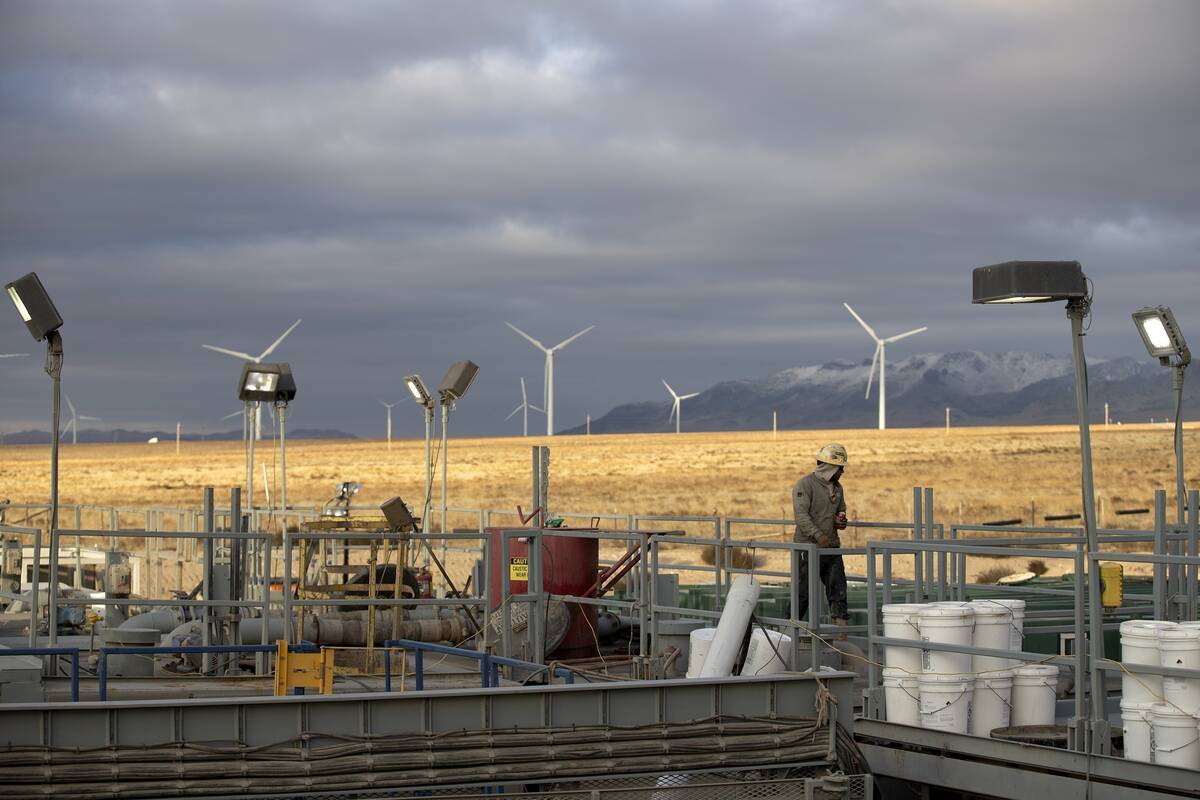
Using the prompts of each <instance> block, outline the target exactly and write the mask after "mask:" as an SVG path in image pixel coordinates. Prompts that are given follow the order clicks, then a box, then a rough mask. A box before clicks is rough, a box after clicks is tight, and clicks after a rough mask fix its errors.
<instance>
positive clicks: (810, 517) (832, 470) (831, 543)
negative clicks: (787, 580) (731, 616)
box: [792, 444, 850, 627]
mask: <svg viewBox="0 0 1200 800" xmlns="http://www.w3.org/2000/svg"><path fill="white" fill-rule="evenodd" d="M846 461H847V459H846V448H845V447H843V446H842V445H840V444H827V445H825V446H824V447H822V448H821V450H820V452H818V453H817V468H816V469H814V470H813V471H812V472H811V473H810V474H808V475H805V476H804V477H803V478H801V479H800V480H798V481H796V485H795V486H793V487H792V511H793V512H794V513H795V516H796V533H795V536H794V541H796V542H812V543H815V544H816V545H817V546H818V547H822V548H837V547H841V546H842V543H841V540H839V539H838V534H837V532H838V531H840V530H845V528H846V497H845V494H844V493H843V491H842V484H841V482H840V481H841V477H842V473H843V472H844V471H845V470H846ZM808 567H809V565H808V559H806V558H804V557H803V555H801V560H800V571H799V574H798V575H797V583H798V584H799V587H800V607H799V608H798V609H797V610H796V614H795V618H796V619H800V620H802V619H805V616H806V614H807V613H808V573H809V569H808ZM817 572H818V574H819V575H820V577H821V583H823V584H824V585H825V597H826V599H827V600H828V601H829V616H830V617H831V618H832V619H833V624H834V625H838V626H843V627H844V626H846V625H848V624H850V620H849V616H850V615H849V611H848V610H847V607H846V567H845V565H844V564H843V563H842V556H841V554H840V553H827V554H822V555H821V558H820V567H819V568H818V570H817Z"/></svg>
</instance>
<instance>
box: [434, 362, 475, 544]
mask: <svg viewBox="0 0 1200 800" xmlns="http://www.w3.org/2000/svg"><path fill="white" fill-rule="evenodd" d="M478 372H479V367H478V366H477V365H476V364H475V363H474V362H472V361H459V362H458V363H457V364H452V365H451V366H450V369H448V370H446V377H444V378H442V382H441V383H440V384H439V385H438V396H439V397H440V398H441V400H442V533H443V534H445V533H446V532H447V531H446V515H447V511H448V504H447V502H446V489H447V483H448V481H447V476H448V469H447V462H449V460H450V459H449V458H448V455H449V453H447V451H446V446H447V445H448V444H449V441H450V434H449V428H450V412H451V410H453V408H454V404H455V403H456V402H457V401H459V400H461V399H462V398H463V397H464V396H466V394H467V390H468V389H470V388H471V384H472V382H474V380H475V375H476V374H478ZM442 541H443V542H444V541H445V540H444V539H443V540H442Z"/></svg>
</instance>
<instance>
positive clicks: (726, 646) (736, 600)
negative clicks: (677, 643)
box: [699, 570, 814, 678]
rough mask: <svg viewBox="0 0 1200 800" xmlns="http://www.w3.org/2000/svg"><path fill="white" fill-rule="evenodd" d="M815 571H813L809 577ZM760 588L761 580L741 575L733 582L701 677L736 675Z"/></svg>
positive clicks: (701, 670)
mask: <svg viewBox="0 0 1200 800" xmlns="http://www.w3.org/2000/svg"><path fill="white" fill-rule="evenodd" d="M813 572H814V571H812V570H810V572H809V574H810V575H811V574H813ZM761 589H762V587H761V586H760V585H759V583H758V581H756V580H754V578H752V577H750V576H749V575H738V576H737V577H736V578H735V579H734V581H733V586H732V587H731V588H730V589H729V595H728V597H726V598H725V608H724V610H722V611H721V619H720V621H719V622H718V623H717V632H716V634H714V636H713V643H712V647H710V648H709V651H708V656H707V657H706V658H705V659H704V666H703V667H702V668H701V669H700V675H699V677H701V678H723V677H726V676H728V675H730V674H731V673H732V672H733V665H734V662H736V661H737V656H738V652H739V651H740V650H741V649H742V639H744V638H745V636H746V626H748V625H749V624H750V615H751V614H752V613H753V612H754V607H755V606H756V605H757V604H758V593H759V592H760V591H761Z"/></svg>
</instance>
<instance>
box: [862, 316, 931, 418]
mask: <svg viewBox="0 0 1200 800" xmlns="http://www.w3.org/2000/svg"><path fill="white" fill-rule="evenodd" d="M842 305H844V306H845V307H846V310H847V311H849V312H850V315H851V316H852V317H854V318H855V319H856V320H858V324H859V325H862V326H863V330H865V331H866V332H867V335H868V336H870V337H871V338H872V339H874V340H875V356H874V357H873V358H872V359H871V372H870V374H869V375H867V394H866V396H867V397H868V398H869V397H870V396H871V380H872V378H874V377H875V366H876V365H878V366H879V430H881V431H882V430H884V429H886V428H887V346H888V345H889V344H891V343H892V342H898V341H900V340H901V339H907V338H908V337H909V336H915V335H917V334H918V333H921V332H922V331H927V330H929V328H927V327H922V328H913V329H912V330H911V331H905V332H904V333H898V334H896V335H895V336H889V337H888V338H886V339H880V338H879V336H878V335H877V334H876V333H875V330H874V329H873V328H872V327H871V326H870V325H868V324H867V323H865V322H863V318H862V317H860V316H859V315H858V313H857V312H856V311H855V310H854V309H853V308H851V307H850V304H849V303H842Z"/></svg>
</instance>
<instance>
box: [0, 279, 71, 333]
mask: <svg viewBox="0 0 1200 800" xmlns="http://www.w3.org/2000/svg"><path fill="white" fill-rule="evenodd" d="M4 290H5V291H6V292H8V297H9V299H10V300H12V302H13V305H14V306H16V307H17V313H18V314H20V315H21V320H22V321H23V322H24V323H25V327H26V328H28V329H29V333H30V334H31V335H32V336H33V338H34V339H36V340H37V341H39V342H40V341H42V340H43V339H45V338H46V337H47V336H49V335H50V334H52V333H54V332H55V331H57V330H58V329H59V328H61V327H62V324H63V320H62V316H60V315H59V313H58V309H57V308H55V307H54V301H53V300H51V299H50V295H48V294H47V293H46V287H44V286H42V282H41V280H40V279H39V278H38V276H37V273H36V272H31V273H29V274H28V275H26V276H24V277H23V278H17V279H16V280H15V281H13V282H12V283H10V284H8V285H7V286H5V287H4Z"/></svg>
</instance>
